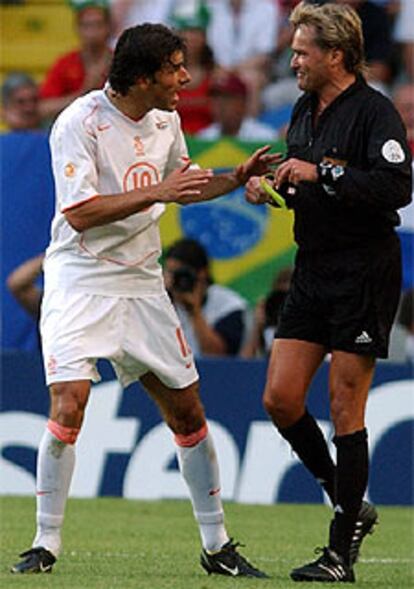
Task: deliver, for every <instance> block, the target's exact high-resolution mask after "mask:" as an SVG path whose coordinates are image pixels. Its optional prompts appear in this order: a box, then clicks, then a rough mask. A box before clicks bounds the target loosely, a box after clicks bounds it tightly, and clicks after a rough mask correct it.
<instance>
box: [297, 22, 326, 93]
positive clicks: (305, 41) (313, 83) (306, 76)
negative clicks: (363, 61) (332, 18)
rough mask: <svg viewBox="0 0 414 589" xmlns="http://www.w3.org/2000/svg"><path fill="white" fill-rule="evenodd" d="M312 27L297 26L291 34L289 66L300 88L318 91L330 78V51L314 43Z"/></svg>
mask: <svg viewBox="0 0 414 589" xmlns="http://www.w3.org/2000/svg"><path fill="white" fill-rule="evenodd" d="M314 39H315V33H314V30H313V27H310V26H304V25H301V26H299V27H298V28H297V29H296V31H295V34H294V36H293V41H292V50H293V56H292V59H291V62H290V65H291V68H292V69H293V71H294V72H295V74H296V79H297V81H298V86H299V88H300V90H304V91H307V92H319V91H320V90H322V88H323V87H324V86H325V85H326V84H327V83H329V80H330V69H329V63H330V61H329V60H330V52H329V51H323V50H322V49H321V48H320V47H318V45H316V43H315V40H314Z"/></svg>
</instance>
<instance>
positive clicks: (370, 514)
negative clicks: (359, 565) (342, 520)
mask: <svg viewBox="0 0 414 589" xmlns="http://www.w3.org/2000/svg"><path fill="white" fill-rule="evenodd" d="M377 523H378V513H377V510H376V509H375V507H374V506H373V505H371V504H370V503H368V502H367V501H363V502H362V505H361V508H360V510H359V513H358V519H357V522H356V524H355V530H354V535H353V536H352V540H351V546H350V549H349V560H350V563H351V565H354V564H355V563H356V562H357V560H358V556H359V551H360V548H361V544H362V541H363V539H364V538H365V536H367V535H368V534H373V533H374V526H375V524H377Z"/></svg>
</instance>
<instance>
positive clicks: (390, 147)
mask: <svg viewBox="0 0 414 589" xmlns="http://www.w3.org/2000/svg"><path fill="white" fill-rule="evenodd" d="M381 153H382V157H383V158H384V159H385V160H387V162H390V164H402V163H403V161H404V160H405V153H404V150H403V148H402V147H401V144H400V143H398V141H396V140H395V139H388V141H386V142H385V143H384V145H383V146H382V148H381Z"/></svg>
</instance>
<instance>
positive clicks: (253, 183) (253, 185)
mask: <svg viewBox="0 0 414 589" xmlns="http://www.w3.org/2000/svg"><path fill="white" fill-rule="evenodd" d="M260 180H261V179H260V177H259V176H252V177H251V178H250V180H248V182H247V184H246V200H247V201H248V202H249V203H251V204H253V205H262V204H264V203H265V202H268V201H269V197H268V196H267V194H266V192H265V191H264V190H263V188H262V187H261V185H260Z"/></svg>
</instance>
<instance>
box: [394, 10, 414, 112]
mask: <svg viewBox="0 0 414 589" xmlns="http://www.w3.org/2000/svg"><path fill="white" fill-rule="evenodd" d="M400 4H401V7H400V12H399V14H398V16H397V21H396V25H395V30H394V39H395V41H397V42H398V43H400V44H401V49H402V58H403V66H404V77H405V78H406V80H407V81H410V82H413V83H414V2H413V0H400ZM412 100H413V98H412Z"/></svg>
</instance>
